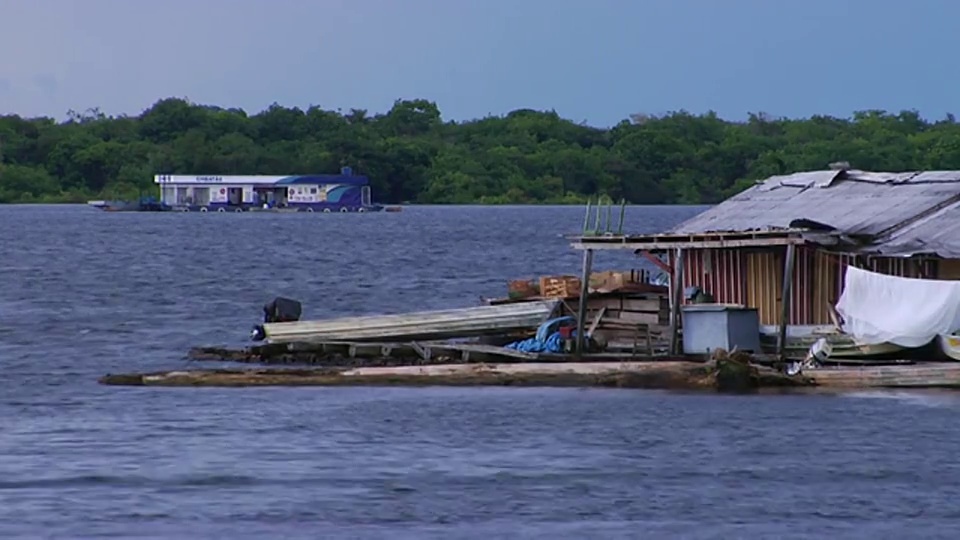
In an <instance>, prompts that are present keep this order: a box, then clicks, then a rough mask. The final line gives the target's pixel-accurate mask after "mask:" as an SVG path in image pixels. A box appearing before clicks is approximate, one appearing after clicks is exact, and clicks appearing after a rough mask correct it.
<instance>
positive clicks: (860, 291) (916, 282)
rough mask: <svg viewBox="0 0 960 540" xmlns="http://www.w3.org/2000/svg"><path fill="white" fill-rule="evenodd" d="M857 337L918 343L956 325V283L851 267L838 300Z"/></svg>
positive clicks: (959, 299) (959, 290)
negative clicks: (905, 276) (898, 275)
mask: <svg viewBox="0 0 960 540" xmlns="http://www.w3.org/2000/svg"><path fill="white" fill-rule="evenodd" d="M837 311H838V312H839V313H840V315H841V316H842V317H843V319H844V321H843V330H844V332H846V333H847V334H850V335H852V336H853V337H855V338H856V339H857V340H858V341H861V342H862V343H865V344H870V345H874V344H877V343H883V342H889V343H893V344H895V345H900V346H901V347H921V346H923V345H925V344H927V343H929V342H930V340H932V339H934V338H935V337H937V335H939V334H950V333H952V332H954V331H956V330H958V329H960V282H958V281H939V280H933V279H913V278H901V277H894V276H887V275H884V274H877V273H874V272H869V271H867V270H860V269H859V268H854V267H852V266H850V267H847V272H846V284H845V286H844V289H843V294H842V295H841V296H840V300H839V302H837Z"/></svg>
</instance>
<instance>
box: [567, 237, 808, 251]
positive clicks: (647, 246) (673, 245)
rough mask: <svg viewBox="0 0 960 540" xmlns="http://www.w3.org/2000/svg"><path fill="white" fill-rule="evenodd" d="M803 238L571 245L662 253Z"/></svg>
mask: <svg viewBox="0 0 960 540" xmlns="http://www.w3.org/2000/svg"><path fill="white" fill-rule="evenodd" d="M805 242H806V241H805V240H804V239H803V238H745V239H742V240H703V241H692V242H684V241H670V240H656V241H649V242H647V241H629V242H622V243H621V242H617V243H611V242H594V241H591V240H588V239H583V240H578V241H576V242H573V243H571V244H570V247H572V248H573V249H579V250H587V249H593V250H601V249H603V250H615V249H629V250H631V251H634V252H637V251H662V250H672V249H720V248H741V247H767V246H785V245H790V244H803V243H805Z"/></svg>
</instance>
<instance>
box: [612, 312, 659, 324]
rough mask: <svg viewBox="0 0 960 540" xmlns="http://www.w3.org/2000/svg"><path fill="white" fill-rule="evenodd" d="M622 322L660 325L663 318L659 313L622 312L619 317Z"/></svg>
mask: <svg viewBox="0 0 960 540" xmlns="http://www.w3.org/2000/svg"><path fill="white" fill-rule="evenodd" d="M618 318H619V319H620V320H621V321H626V322H631V323H642V324H659V323H661V322H663V318H662V317H661V316H660V314H659V313H642V312H639V311H621V312H620V316H619V317H618Z"/></svg>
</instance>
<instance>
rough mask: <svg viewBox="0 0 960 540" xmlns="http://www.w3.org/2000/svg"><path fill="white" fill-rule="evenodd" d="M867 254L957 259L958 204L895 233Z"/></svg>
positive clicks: (959, 255) (959, 245) (959, 234)
mask: <svg viewBox="0 0 960 540" xmlns="http://www.w3.org/2000/svg"><path fill="white" fill-rule="evenodd" d="M869 251H872V252H876V253H880V254H882V255H889V256H904V257H908V256H910V255H916V254H925V255H939V256H940V257H943V258H946V259H960V203H954V204H952V205H950V206H947V207H946V208H944V209H942V210H940V211H938V212H936V213H934V214H932V215H930V216H928V217H926V218H923V219H920V220H917V221H916V222H914V223H911V224H910V225H907V226H905V227H903V228H902V229H899V230H897V231H896V232H895V233H893V234H892V235H891V236H889V237H887V238H884V239H882V240H881V241H879V242H878V243H877V244H876V245H875V246H874V247H872V248H871V249H869Z"/></svg>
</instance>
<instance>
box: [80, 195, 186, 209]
mask: <svg viewBox="0 0 960 540" xmlns="http://www.w3.org/2000/svg"><path fill="white" fill-rule="evenodd" d="M87 204H88V205H90V206H92V207H94V208H97V209H100V210H103V211H104V212H168V211H170V210H173V208H172V207H170V206H168V205H165V204H163V203H161V202H158V201H157V200H156V199H154V198H152V197H147V198H143V199H140V200H139V201H87Z"/></svg>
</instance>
